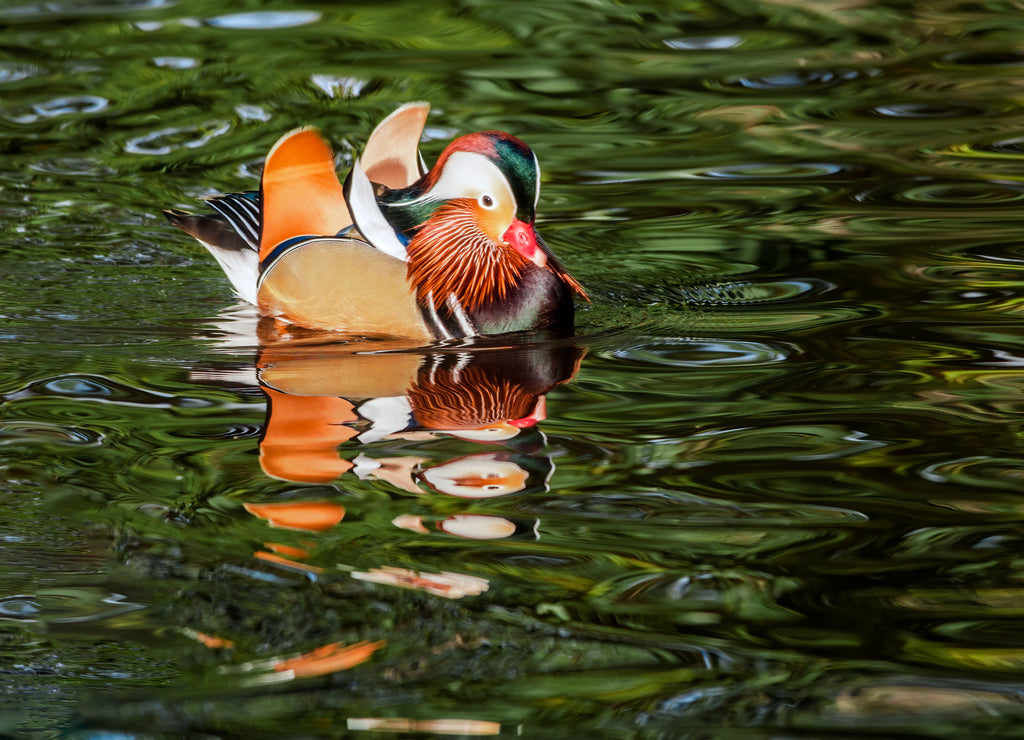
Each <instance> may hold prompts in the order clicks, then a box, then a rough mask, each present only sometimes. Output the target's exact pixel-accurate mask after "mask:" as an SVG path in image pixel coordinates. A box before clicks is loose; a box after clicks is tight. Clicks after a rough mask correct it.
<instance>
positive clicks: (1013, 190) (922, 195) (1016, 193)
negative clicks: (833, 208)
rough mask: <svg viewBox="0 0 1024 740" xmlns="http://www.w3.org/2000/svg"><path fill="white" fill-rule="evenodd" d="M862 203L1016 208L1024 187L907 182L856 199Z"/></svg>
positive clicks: (863, 192)
mask: <svg viewBox="0 0 1024 740" xmlns="http://www.w3.org/2000/svg"><path fill="white" fill-rule="evenodd" d="M853 199H854V200H855V201H857V202H858V203H865V204H871V205H886V206H905V205H906V204H912V205H914V206H927V207H934V208H942V209H946V208H949V206H951V205H952V206H963V207H964V208H977V207H978V206H1013V207H1017V206H1019V205H1020V201H1022V200H1024V185H1018V184H1015V183H1014V184H1011V183H1005V182H1000V183H993V182H974V181H960V182H936V181H933V180H926V181H924V182H921V181H920V180H918V181H913V180H912V181H904V182H896V183H887V184H885V185H879V186H877V187H873V188H871V189H869V190H865V191H862V192H860V193H857V194H855V195H854V196H853Z"/></svg>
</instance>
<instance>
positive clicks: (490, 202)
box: [477, 193, 494, 208]
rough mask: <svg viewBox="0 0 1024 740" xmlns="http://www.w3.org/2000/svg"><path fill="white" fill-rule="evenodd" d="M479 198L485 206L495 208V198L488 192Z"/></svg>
mask: <svg viewBox="0 0 1024 740" xmlns="http://www.w3.org/2000/svg"><path fill="white" fill-rule="evenodd" d="M477 200H478V202H479V203H480V205H482V206H483V207H484V208H494V198H492V197H491V196H489V195H487V194H486V193H484V194H483V195H481V196H480V197H479V198H478V199H477Z"/></svg>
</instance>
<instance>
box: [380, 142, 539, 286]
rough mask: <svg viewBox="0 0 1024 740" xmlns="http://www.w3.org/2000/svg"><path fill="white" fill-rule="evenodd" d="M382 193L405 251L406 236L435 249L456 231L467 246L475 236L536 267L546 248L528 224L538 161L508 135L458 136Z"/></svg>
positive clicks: (533, 204) (534, 209)
mask: <svg viewBox="0 0 1024 740" xmlns="http://www.w3.org/2000/svg"><path fill="white" fill-rule="evenodd" d="M382 195H383V197H382V198H381V205H382V206H384V207H385V209H386V212H387V213H388V214H389V215H390V213H395V215H396V216H397V218H396V219H395V220H396V221H398V222H399V224H396V225H398V226H399V227H400V228H402V227H403V226H404V228H402V230H403V232H405V233H406V234H407V235H408V237H409V238H410V242H411V243H410V251H413V247H412V243H414V242H419V244H418V246H420V247H421V248H427V247H435V248H436V246H437V243H438V242H439V241H441V242H445V241H450V240H451V239H452V237H451V234H452V233H453V231H455V230H459V232H460V234H461V239H460V241H464V242H465V243H466V245H467V246H469V245H470V243H472V242H483V243H486V244H487V246H489V247H490V248H492V249H500V248H501V247H508V248H511V249H512V250H513V251H514V252H515V253H516V254H518V255H519V256H520V257H521V258H522V259H523V260H525V261H528V262H532V263H534V264H536V265H537V266H538V267H543V266H544V265H545V264H546V263H547V258H548V254H547V250H546V249H545V248H544V246H543V242H541V241H540V239H539V237H538V236H537V232H536V229H535V227H534V221H535V220H536V218H537V201H538V199H539V197H540V165H539V164H538V162H537V156H536V155H535V154H534V153H533V150H531V149H530V147H528V146H527V145H526V144H524V143H523V142H522V141H520V140H519V139H517V138H516V137H514V136H512V135H511V134H507V133H505V132H503V131H481V132H478V133H474V134H467V135H466V136H460V137H459V138H457V139H455V140H454V141H453V142H452V143H451V144H449V145H448V147H447V148H446V149H445V150H444V152H442V153H441V156H440V158H439V159H438V160H437V164H436V165H435V166H434V168H433V169H431V170H430V172H428V173H427V174H426V175H424V176H423V177H422V178H420V179H419V180H418V181H417V182H415V183H413V185H411V186H410V187H409V188H406V189H405V190H404V191H392V192H391V193H384V194H382ZM389 196H390V197H389ZM403 211H405V213H402V212H403ZM389 220H391V219H389ZM401 222H404V223H401ZM417 237H419V238H418V239H417Z"/></svg>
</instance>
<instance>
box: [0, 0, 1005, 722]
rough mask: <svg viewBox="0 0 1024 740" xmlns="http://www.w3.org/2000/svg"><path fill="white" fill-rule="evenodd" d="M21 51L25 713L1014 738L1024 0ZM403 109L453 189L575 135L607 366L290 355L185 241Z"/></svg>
mask: <svg viewBox="0 0 1024 740" xmlns="http://www.w3.org/2000/svg"><path fill="white" fill-rule="evenodd" d="M0 41H2V43H0V151H2V152H3V157H2V158H0V233H2V236H3V239H2V245H3V246H2V248H0V249H2V252H0V319H2V320H0V346H2V356H3V358H4V362H3V364H2V367H0V512H2V516H0V522H2V523H0V542H2V543H3V550H2V552H3V553H4V557H2V558H0V573H2V578H0V686H2V690H0V708H2V710H3V711H2V712H0V731H2V732H5V733H7V734H9V735H13V736H16V737H22V736H24V737H33V738H34V737H40V738H42V737H57V736H70V737H81V738H94V737H95V738H98V737H110V736H112V735H117V736H120V737H140V738H141V737H181V736H190V737H191V736H207V737H231V736H239V735H245V736H248V737H290V736H303V737H313V736H342V737H348V736H352V737H372V736H388V735H392V736H394V735H403V736H404V735H409V734H412V735H418V736H430V737H441V736H453V735H454V736H461V737H472V736H480V735H498V736H506V737H513V736H517V737H518V736H523V737H551V738H566V737H581V736H589V737H615V738H622V737H643V738H648V737H649V738H660V737H673V738H674V737H701V738H704V737H729V738H734V737H745V738H746V737H749V738H769V737H771V738H789V737H828V738H852V737H863V736H865V735H877V736H883V737H892V736H896V735H899V736H904V737H948V738H960V737H964V736H967V735H968V733H975V734H985V735H988V736H998V737H1017V736H1019V735H1020V734H1021V730H1020V727H1021V718H1022V715H1024V703H1022V698H1021V697H1022V691H1024V683H1022V680H1021V674H1022V672H1024V631H1022V629H1021V616H1022V615H1024V570H1022V562H1021V560H1020V556H1019V551H1020V549H1021V542H1022V538H1021V534H1020V522H1021V516H1022V513H1024V509H1022V505H1021V503H1020V500H1019V493H1020V490H1021V484H1022V481H1024V449H1022V428H1021V421H1020V413H1021V410H1022V399H1024V396H1022V390H1024V376H1022V374H1021V370H1020V368H1021V366H1022V363H1024V332H1022V330H1021V323H1020V316H1021V311H1022V304H1021V300H1020V290H1019V283H1020V278H1021V275H1022V264H1024V254H1022V251H1021V246H1020V244H1019V241H1018V236H1017V235H1018V234H1019V232H1020V230H1021V226H1022V225H1024V223H1022V222H1024V216H1022V215H1021V214H1022V210H1021V208H1020V205H1021V202H1022V195H1024V189H1022V188H1024V184H1022V183H1024V179H1022V178H1024V133H1022V132H1024V109H1022V107H1021V103H1020V101H1021V95H1020V92H1021V84H1022V83H1021V79H1022V78H1021V70H1022V68H1024V55H1022V53H1021V51H1020V49H1021V48H1022V43H1024V15H1022V14H1021V12H1020V9H1019V7H1017V6H1016V5H1015V4H1013V3H998V2H996V3H986V4H970V3H957V2H923V1H921V2H887V3H869V4H863V3H834V2H821V3H798V2H765V3H758V4H751V3H737V2H728V1H726V0H717V1H715V2H703V3H687V4H679V3H647V4H643V3H629V4H619V3H612V2H604V1H603V0H591V1H588V2H582V1H581V2H568V3H566V2H558V3H546V2H524V3H517V4H515V5H514V6H509V5H508V4H503V3H495V2H487V1H483V2H451V3H426V4H423V3H420V4H409V3H399V2H377V3H363V4H346V5H345V6H344V7H339V6H336V5H334V4H315V3H314V4H304V5H303V4H297V3H294V2H277V3H272V4H262V5H259V4H257V5H252V4H250V5H245V6H238V7H234V8H229V7H225V6H224V4H217V3H210V2H204V1H200V0H182V1H181V2H173V1H172V0H143V1H140V0H120V1H119V2H113V3H111V2H105V3H90V2H87V1H81V2H80V1H78V0H63V1H59V2H46V3H31V2H24V3H20V4H19V3H17V2H12V3H8V4H6V5H5V6H4V7H3V8H0ZM409 100H428V101H430V102H431V104H432V105H433V114H432V117H431V119H430V122H429V125H428V129H427V136H426V140H425V142H424V144H423V150H424V153H425V155H426V157H427V159H428V161H429V160H432V159H433V158H434V157H436V156H437V154H438V153H439V152H440V150H441V149H442V148H443V146H444V144H445V143H446V142H447V140H449V139H450V138H451V137H452V136H454V135H457V134H459V133H463V132H468V131H472V130H481V129H489V128H498V129H504V130H507V131H510V132H512V133H514V134H516V135H517V136H520V137H521V138H523V139H524V140H526V141H527V142H528V143H529V144H530V145H531V146H532V147H533V148H534V149H535V151H536V152H537V153H538V156H539V158H540V161H541V165H542V169H543V186H542V194H541V202H540V213H541V223H540V228H541V231H542V233H543V234H544V236H545V239H546V240H547V242H548V243H549V244H551V245H552V246H553V247H554V248H555V249H556V251H557V252H558V253H559V255H560V256H561V257H563V259H564V261H565V262H566V263H567V265H568V266H569V267H570V268H571V269H572V271H573V273H574V274H575V275H576V276H577V277H578V278H579V279H580V280H581V281H582V282H583V283H584V284H585V285H586V287H587V289H588V291H589V293H590V295H591V296H592V298H593V302H592V303H591V304H589V305H588V304H583V305H581V306H580V307H579V314H578V317H577V323H578V335H579V336H578V338H577V340H576V341H573V342H564V341H550V340H546V339H544V338H528V339H525V340H523V339H522V338H520V340H517V341H516V342H504V343H502V342H499V343H498V344H499V345H508V346H497V347H491V348H485V349H483V350H481V351H479V352H474V353H471V354H470V356H469V357H468V358H466V357H463V356H461V355H460V354H459V353H458V352H453V351H450V350H449V349H445V348H427V349H425V350H422V351H418V352H413V353H401V352H399V353H394V352H383V353H381V352H378V353H377V354H373V355H354V354H353V351H352V350H353V348H352V347H351V346H347V345H335V346H328V347H314V348H310V347H308V346H291V345H285V346H278V347H262V348H261V347H260V346H259V343H258V341H257V335H256V333H255V331H254V327H253V317H252V315H251V314H250V313H249V312H247V311H245V310H244V309H241V308H239V307H236V306H235V305H234V300H233V298H232V296H231V293H230V289H229V286H228V283H227V281H226V279H225V278H224V277H223V275H222V274H221V273H220V271H219V269H218V268H217V267H216V265H215V264H214V263H213V261H212V259H210V258H209V257H208V256H207V255H206V254H205V253H204V252H203V250H202V249H201V247H199V246H198V245H196V244H194V243H191V242H189V241H188V239H187V238H185V237H184V236H183V235H182V234H180V233H178V232H176V231H175V230H173V229H172V228H170V227H169V226H168V225H166V224H165V223H164V221H163V219H162V218H161V216H160V213H159V212H160V209H161V208H165V207H184V208H194V207H195V206H196V202H195V201H196V198H197V197H201V196H203V195H209V194H213V193H217V192H226V191H238V190H245V189H251V188H253V187H254V186H255V184H256V183H257V182H258V177H259V172H260V168H261V163H262V158H263V156H264V154H265V153H266V151H267V150H268V149H269V148H270V146H271V145H272V144H273V143H274V141H275V140H276V139H277V138H278V137H279V136H280V135H281V134H282V133H284V132H286V131H288V130H289V129H291V128H293V127H296V126H300V125H315V126H317V127H319V128H320V129H321V130H323V132H324V133H325V135H326V136H327V137H328V138H329V139H330V140H331V141H332V143H333V144H334V147H335V150H336V151H337V153H338V160H339V168H340V169H344V167H345V166H346V165H347V164H348V163H349V162H350V161H351V159H352V158H353V157H354V156H357V155H358V152H359V147H360V146H361V145H362V142H363V141H365V138H366V136H367V135H368V134H369V132H370V131H371V130H372V128H373V126H374V125H375V123H376V122H377V121H379V120H380V119H381V118H382V117H383V116H384V115H386V114H387V113H389V112H390V111H391V110H393V109H394V108H395V107H396V106H397V105H399V104H401V103H403V102H406V101H409ZM364 349H365V348H364ZM374 349H375V350H379V349H382V348H381V347H379V346H378V347H374ZM485 399H489V400H487V401H486V402H485ZM510 422H515V423H510ZM469 429H473V430H474V431H472V432H469V431H467V430H469Z"/></svg>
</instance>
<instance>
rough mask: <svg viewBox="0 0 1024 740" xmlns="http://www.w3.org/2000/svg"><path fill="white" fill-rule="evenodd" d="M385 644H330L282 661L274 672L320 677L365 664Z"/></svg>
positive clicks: (384, 642)
mask: <svg viewBox="0 0 1024 740" xmlns="http://www.w3.org/2000/svg"><path fill="white" fill-rule="evenodd" d="M386 644H387V641H386V640H378V641H377V642H368V641H366V640H363V641H362V642H357V643H356V644H355V645H349V646H348V647H342V645H341V643H338V642H332V643H331V644H329V645H324V646H323V647H319V648H317V649H316V650H313V651H312V652H309V653H306V654H305V655H300V656H298V657H296V658H288V659H287V660H282V661H281V662H280V663H277V664H275V665H274V670H275V671H278V672H279V673H280V672H284V671H290V672H291V673H292V675H293V677H295V678H304V677H306V676H322V675H324V674H325V673H334V672H335V671H344V670H347V669H349V668H352V667H354V666H357V665H359V664H360V663H365V662H366V661H367V660H369V659H370V656H372V655H373V654H374V653H375V652H376V651H377V650H379V649H380V648H382V647H384V645H386Z"/></svg>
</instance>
